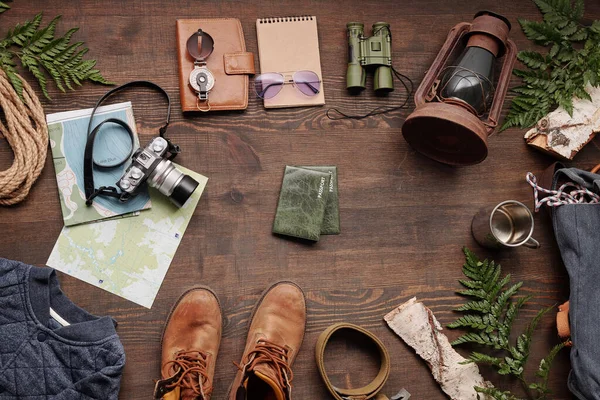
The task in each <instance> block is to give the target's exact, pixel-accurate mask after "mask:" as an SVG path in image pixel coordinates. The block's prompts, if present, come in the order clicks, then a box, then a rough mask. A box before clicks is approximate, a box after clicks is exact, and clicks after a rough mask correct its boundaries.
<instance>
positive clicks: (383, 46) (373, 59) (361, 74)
mask: <svg viewBox="0 0 600 400" xmlns="http://www.w3.org/2000/svg"><path fill="white" fill-rule="evenodd" d="M346 27H347V28H348V70H347V72H346V89H349V90H351V91H360V90H363V89H365V87H366V81H367V74H366V68H367V67H376V68H375V76H374V77H373V87H374V89H375V92H377V93H387V92H391V91H392V90H394V80H393V77H392V35H391V33H390V24H388V23H387V22H376V23H374V24H373V36H371V37H365V35H364V27H365V26H364V25H363V24H361V23H358V22H349V23H348V24H346Z"/></svg>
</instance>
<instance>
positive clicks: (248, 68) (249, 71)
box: [223, 51, 256, 75]
mask: <svg viewBox="0 0 600 400" xmlns="http://www.w3.org/2000/svg"><path fill="white" fill-rule="evenodd" d="M223 64H224V67H225V73H226V74H227V75H254V74H255V73H256V71H255V69H254V54H253V53H250V52H246V51H240V52H237V53H226V54H223Z"/></svg>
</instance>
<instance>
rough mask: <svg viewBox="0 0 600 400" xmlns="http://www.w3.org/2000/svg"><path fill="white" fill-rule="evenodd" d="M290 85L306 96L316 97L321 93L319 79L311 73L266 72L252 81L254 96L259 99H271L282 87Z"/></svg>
mask: <svg viewBox="0 0 600 400" xmlns="http://www.w3.org/2000/svg"><path fill="white" fill-rule="evenodd" d="M290 78H291V79H290ZM290 84H291V85H293V86H294V87H295V88H296V89H298V90H299V91H300V92H302V93H304V94H305V95H306V96H316V95H317V94H319V92H320V91H321V79H319V76H318V75H317V74H316V73H314V72H313V71H296V72H294V73H291V72H289V73H279V72H267V73H264V74H260V75H258V76H257V77H256V78H255V79H254V89H255V90H256V95H257V96H258V97H260V98H261V99H272V98H273V97H275V96H277V95H278V94H279V92H281V89H282V88H283V85H290Z"/></svg>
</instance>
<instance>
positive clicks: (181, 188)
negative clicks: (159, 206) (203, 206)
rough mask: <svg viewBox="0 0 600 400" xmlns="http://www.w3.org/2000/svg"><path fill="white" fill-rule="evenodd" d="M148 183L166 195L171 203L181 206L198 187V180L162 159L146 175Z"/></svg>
mask: <svg viewBox="0 0 600 400" xmlns="http://www.w3.org/2000/svg"><path fill="white" fill-rule="evenodd" d="M148 184H149V185H150V186H152V187H154V188H156V189H158V191H159V192H161V193H162V194H164V195H165V196H168V197H169V199H170V200H171V202H172V203H173V204H175V205H176V206H177V207H181V206H183V205H184V204H185V202H186V201H187V199H189V198H190V196H191V195H192V193H194V190H196V188H197V187H198V182H197V181H196V180H195V179H194V178H192V177H190V176H189V175H186V174H184V173H183V172H181V171H179V170H178V169H177V168H176V167H175V166H174V165H173V163H172V162H171V161H169V160H162V161H161V162H160V163H158V165H157V166H156V168H155V169H154V171H152V173H151V174H150V176H149V177H148Z"/></svg>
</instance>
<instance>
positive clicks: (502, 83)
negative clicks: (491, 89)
mask: <svg viewBox="0 0 600 400" xmlns="http://www.w3.org/2000/svg"><path fill="white" fill-rule="evenodd" d="M516 60H517V45H516V44H515V42H513V41H512V40H511V39H508V40H507V41H506V53H505V54H504V62H503V63H502V71H501V72H500V76H499V77H498V86H496V93H495V95H494V101H493V102H492V108H491V109H490V114H489V116H488V120H489V121H492V122H494V125H493V126H492V125H491V124H490V125H486V128H487V131H488V136H491V135H492V134H493V133H494V130H495V128H496V125H497V124H498V122H499V120H500V114H501V113H502V105H503V101H502V99H504V97H505V96H506V92H507V91H508V87H509V85H510V75H511V74H512V71H513V67H514V66H515V61H516ZM507 75H508V76H507Z"/></svg>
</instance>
